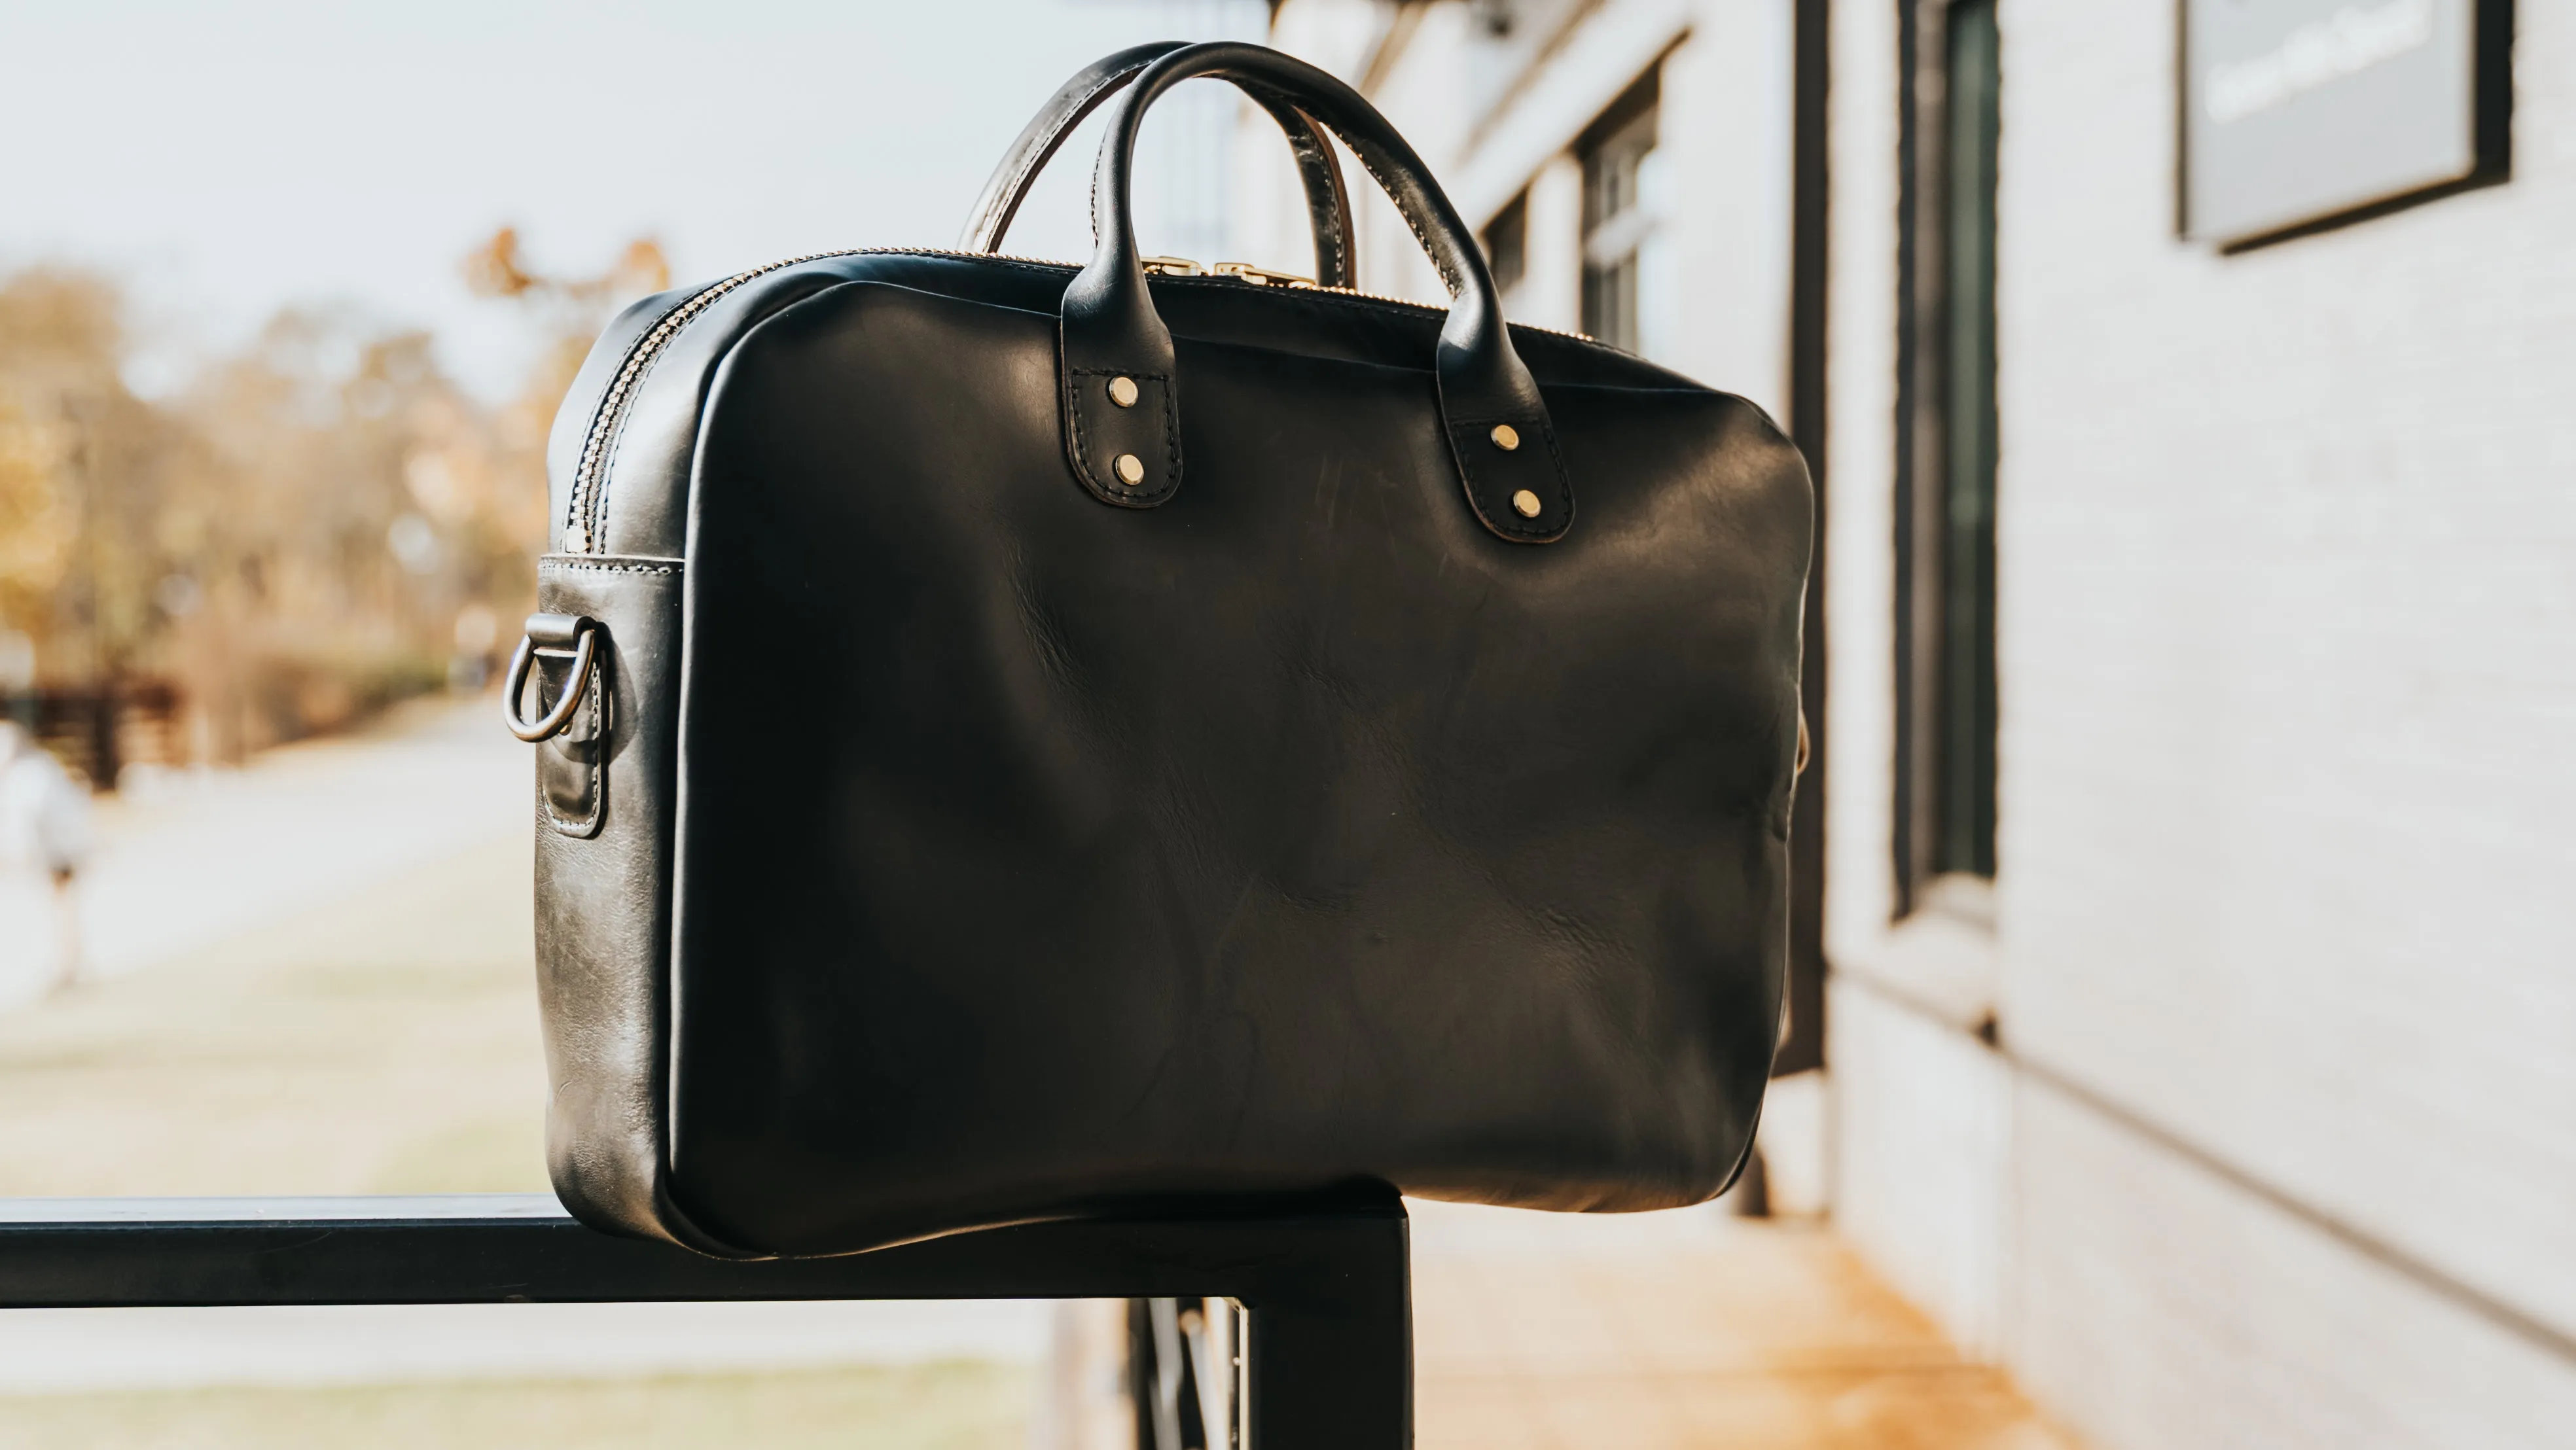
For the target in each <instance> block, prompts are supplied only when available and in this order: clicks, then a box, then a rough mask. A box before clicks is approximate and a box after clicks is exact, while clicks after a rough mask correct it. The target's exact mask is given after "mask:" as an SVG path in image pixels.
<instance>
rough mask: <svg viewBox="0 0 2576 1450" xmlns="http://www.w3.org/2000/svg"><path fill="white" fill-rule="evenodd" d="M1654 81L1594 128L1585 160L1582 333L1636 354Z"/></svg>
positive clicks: (1649, 216)
mask: <svg viewBox="0 0 2576 1450" xmlns="http://www.w3.org/2000/svg"><path fill="white" fill-rule="evenodd" d="M1657 92H1658V88H1657V85H1656V78H1655V76H1654V75H1653V74H1652V73H1649V74H1648V75H1647V76H1646V78H1645V79H1644V80H1642V81H1639V82H1638V83H1637V84H1636V85H1635V86H1633V87H1631V88H1630V89H1629V91H1628V93H1627V94H1626V95H1625V96H1622V97H1620V99H1619V100H1618V102H1617V103H1615V104H1614V105H1612V106H1611V108H1610V109H1609V111H1608V112H1607V113H1605V114H1604V115H1603V116H1602V118H1601V119H1600V120H1599V121H1597V122H1595V123H1594V124H1593V127H1592V130H1591V132H1590V133H1589V134H1588V135H1587V136H1586V137H1585V139H1584V141H1583V142H1582V144H1581V145H1580V146H1579V148H1578V150H1579V151H1580V153H1581V155H1582V158H1583V330H1584V331H1585V332H1587V333H1590V334H1591V335H1592V336H1594V337H1597V338H1599V339H1601V340H1602V341H1603V342H1606V343H1609V344H1610V345H1611V346H1613V347H1623V348H1627V349H1629V350H1630V351H1636V350H1637V349H1638V347H1639V346H1640V344H1641V343H1642V342H1643V333H1642V329H1641V327H1640V317H1639V306H1638V294H1639V291H1640V290H1641V289H1640V287H1639V282H1640V279H1641V276H1642V274H1643V271H1644V268H1643V265H1642V262H1641V259H1640V255H1639V254H1640V253H1641V252H1642V251H1643V249H1644V245H1645V242H1646V240H1647V237H1648V235H1649V233H1651V232H1652V230H1653V228H1654V222H1655V208H1654V206H1653V204H1652V202H1653V198H1652V197H1651V196H1650V195H1649V194H1648V193H1649V192H1650V190H1651V189H1652V177H1653V172H1652V166H1651V161H1652V158H1653V156H1654V151H1655V124H1656V111H1657V109H1658V108H1657V104H1656V102H1657Z"/></svg>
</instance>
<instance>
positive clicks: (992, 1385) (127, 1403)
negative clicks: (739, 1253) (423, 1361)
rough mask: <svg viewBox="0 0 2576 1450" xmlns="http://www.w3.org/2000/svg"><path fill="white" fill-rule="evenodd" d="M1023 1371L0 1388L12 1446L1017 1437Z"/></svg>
mask: <svg viewBox="0 0 2576 1450" xmlns="http://www.w3.org/2000/svg"><path fill="white" fill-rule="evenodd" d="M1032 1383H1033V1376H1032V1374H1031V1373H1030V1372H1029V1371H1027V1370H1023V1369H1016V1368H1011V1367H1007V1366H999V1365H988V1364H973V1363H957V1364H935V1365H923V1366H916V1367H901V1368H891V1367H889V1368H876V1367H871V1368H854V1369H835V1370H814V1371H806V1372H799V1373H789V1374H744V1375H688V1376H669V1377H663V1378H655V1379H633V1380H572V1381H459V1382H453V1383H445V1384H408V1385H367V1386H351V1387H340V1388H329V1389H267V1388H227V1389H202V1390H153V1391H143V1392H135V1391H120V1392H117V1393H112V1394H80V1395H41V1396H37V1395H22V1396H9V1397H0V1447H6V1450H342V1447H353V1450H354V1447H365V1450H610V1447H615V1450H699V1447H721V1450H807V1447H822V1446H833V1447H843V1446H865V1447H868V1450H1021V1447H1022V1446H1024V1445H1026V1444H1027V1441H1028V1415H1029V1402H1030V1394H1031V1390H1032Z"/></svg>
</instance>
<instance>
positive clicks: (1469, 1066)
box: [612, 264, 1812, 1253]
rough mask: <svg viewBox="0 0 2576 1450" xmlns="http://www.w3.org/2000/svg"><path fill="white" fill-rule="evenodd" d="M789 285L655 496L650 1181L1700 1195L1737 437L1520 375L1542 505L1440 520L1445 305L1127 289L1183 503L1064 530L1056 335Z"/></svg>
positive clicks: (941, 1218) (1787, 671)
mask: <svg viewBox="0 0 2576 1450" xmlns="http://www.w3.org/2000/svg"><path fill="white" fill-rule="evenodd" d="M969 265H974V266H979V267H981V266H985V265H988V264H969ZM849 270H863V269H858V268H852V269H849ZM994 275H996V276H998V275H1001V274H1000V273H998V272H996V273H995V274H994ZM953 280H954V278H953V276H952V281H953ZM1010 285H1011V284H1009V283H1007V282H1005V283H1001V284H999V286H998V288H997V290H1005V291H1007V290H1008V289H1009V286H1010ZM959 290H963V289H962V288H961V289H959ZM799 295H800V296H801V300H800V301H798V302H796V303H795V305H792V306H789V307H786V308H784V309H783V310H774V311H772V312H771V313H770V314H769V317H768V320H767V321H765V322H762V323H760V324H759V325H757V326H756V327H753V328H752V329H750V330H749V331H748V332H746V333H744V334H742V335H741V336H740V337H739V340H738V341H735V342H734V343H733V344H732V346H731V348H730V350H729V351H728V352H727V353H726V355H725V356H724V358H723V361H722V364H721V369H720V372H719V374H718V377H717V379H716V381H715V382H714V384H713V386H712V389H711V391H710V393H709V396H708V401H707V403H706V405H705V421H704V427H703V430H702V432H701V435H700V437H699V441H698V448H697V453H696V458H695V481H694V487H693V489H692V491H691V494H690V511H691V517H692V524H691V529H690V534H689V538H688V555H689V560H690V563H689V573H688V576H687V580H686V588H687V594H688V624H687V641H686V650H687V656H688V662H687V670H686V680H687V685H686V691H687V693H686V695H685V697H684V698H683V700H682V701H681V702H680V707H679V709H680V716H681V721H682V726H681V730H682V739H681V751H682V759H681V762H680V767H679V790H680V806H679V817H678V822H679V834H678V838H677V840H676V843H675V845H676V851H677V857H676V870H675V875H674V890H675V891H676V893H677V896H678V901H679V921H678V925H677V943H678V945H677V951H678V958H677V963H676V970H675V973H674V977H675V980H676V983H677V988H676V990H677V1002H676V1006H677V1011H678V1016H677V1024H676V1027H675V1035H674V1037H673V1047H672V1064H671V1070H672V1087H671V1097H670V1101H669V1106H668V1112H669V1114H670V1119H669V1131H670V1138H669V1141H668V1143H667V1153H668V1155H669V1156H668V1173H669V1192H670V1195H671V1198H672V1200H673V1201H674V1202H675V1203H676V1204H677V1205H679V1206H681V1207H682V1208H684V1209H685V1210H686V1212H687V1213H688V1214H689V1215H690V1216H691V1217H692V1218H694V1219H695V1220H696V1221H697V1222H699V1223H701V1224H703V1225H705V1227H706V1231H707V1232H708V1233H710V1234H712V1235H713V1236H715V1237H716V1238H719V1239H721V1240H724V1241H726V1242H729V1243H733V1244H738V1245H748V1246H753V1247H757V1248H760V1249H764V1250H769V1251H778V1252H795V1253H821V1252H835V1251H844V1250H851V1249H858V1248H864V1247H868V1246H871V1245H873V1244H878V1243H884V1242H889V1241H893V1240H896V1239H901V1238H905V1237H911V1236H916V1235H919V1234H922V1233H928V1232H936V1231H941V1230H945V1229H952V1228H958V1227H965V1226H971V1225H974V1224H978V1223H986V1222H994V1221H1000V1220H1006V1219H1012V1218H1020V1217H1026V1216H1030V1215H1032V1214H1039V1213H1045V1212H1060V1211H1065V1210H1067V1209H1069V1208H1072V1207H1075V1206H1079V1205H1085V1204H1096V1203H1100V1202H1103V1201H1112V1200H1125V1199H1137V1198H1161V1197H1168V1196H1173V1195H1189V1194H1207V1193H1240V1192H1249V1191H1265V1190H1293V1189H1309V1188H1315V1187H1320V1186H1322V1185H1325V1184H1329V1183H1332V1182H1336V1181H1340V1180H1344V1179H1348V1178H1351V1177H1355V1176H1368V1177H1378V1178H1383V1179H1387V1180H1390V1181H1393V1182H1395V1183H1397V1184H1399V1185H1401V1186H1403V1187H1405V1188H1407V1189H1409V1190H1412V1191H1415V1192H1424V1193H1431V1194H1436V1195H1444V1196H1454V1197H1464V1198H1474V1199H1480V1200H1485V1201H1492V1202H1506V1203H1519V1204H1526V1205H1533V1206H1542V1207H1554V1208H1648V1207H1657V1206H1663V1205H1669V1204H1678V1203H1687V1202H1692V1201H1696V1200H1698V1199H1701V1198H1705V1197H1707V1196H1709V1195H1711V1194H1713V1193H1715V1192H1717V1191H1718V1190H1719V1189H1720V1188H1721V1187H1722V1186H1723V1184H1724V1183H1725V1182H1726V1181H1727V1179H1728V1178H1729V1177H1730V1175H1731V1174H1732V1172H1733V1171H1734V1169H1735V1167H1736V1165H1737V1164H1738V1162H1739V1161H1740V1159H1741V1157H1742V1154H1743V1152H1744V1151H1745V1148H1746V1146H1747V1145H1748V1143H1749V1140H1750V1134H1751V1132H1752V1128H1753V1122H1754V1116H1755V1113H1756V1110H1757V1108H1758V1104H1759V1102H1760V1098H1761V1092H1762V1087H1763V1082H1764V1079H1765V1077H1766V1075H1767V1071H1768V1066H1769V1062H1770V1054H1771V1046H1772V1041H1773V1037H1774V1033H1775V1031H1776V1028H1777V1023H1778V1018H1779V994H1780V983H1781V972H1782V966H1783V960H1784V952H1785V923H1786V895H1785V886H1786V870H1787V857H1786V850H1785V844H1784V838H1785V835H1786V830H1787V820H1788V806H1789V791H1790V784H1791V763H1792V756H1793V753H1794V749H1795V736H1796V723H1795V721H1796V668H1797V658H1798V613H1799V599H1800V592H1801V589H1802V587H1803V581H1804V571H1805V565H1806V559H1807V550H1808V544H1809V537H1808V536H1809V527H1810V517H1811V508H1812V503H1811V498H1810V495H1809V491H1808V489H1807V486H1806V480H1805V474H1804V470H1803V468H1802V466H1801V465H1800V463H1799V461H1798V459H1797V457H1796V454H1795V453H1794V451H1793V450H1792V449H1791V448H1790V447H1789V445H1788V444H1787V443H1786V442H1785V441H1784V440H1783V439H1782V438H1781V437H1780V436H1779V434H1778V433H1777V431H1776V430H1775V429H1773V428H1772V427H1771V426H1770V424H1769V423H1768V421H1767V420H1765V419H1764V418H1762V417H1761V415H1760V414H1759V413H1758V412H1757V411H1756V410H1754V409H1753V408H1751V407H1750V406H1749V405H1746V404H1744V403H1743V402H1741V401H1740V400H1737V399H1733V398H1729V397H1726V396H1724V395H1720V394H1716V393H1711V392H1708V391H1705V390H1702V389H1697V388H1692V387H1688V386H1672V385H1669V381H1668V380H1669V375H1661V376H1660V377H1655V376H1654V375H1652V373H1651V370H1642V369H1636V368H1630V367H1628V366H1626V365H1625V364H1623V363H1621V362H1619V361H1618V360H1616V359H1615V358H1603V359H1589V360H1588V361H1590V362H1591V363H1592V364H1593V368H1594V371H1596V372H1597V373H1599V374H1602V375H1606V376H1612V377H1618V376H1625V377H1627V378H1630V379H1637V378H1640V377H1645V378H1649V379H1650V380H1651V381H1650V382H1649V385H1647V386H1634V385H1629V386H1618V385H1612V386H1601V385H1589V386H1587V385H1582V384H1576V383H1568V382H1551V380H1550V379H1549V377H1548V375H1547V372H1546V370H1545V369H1544V366H1543V360H1545V359H1547V358H1548V357H1549V355H1550V353H1551V351H1552V349H1548V348H1538V349H1533V353H1534V357H1535V358H1537V359H1539V360H1541V361H1540V362H1538V363H1534V366H1536V367H1538V369H1539V371H1540V380H1541V382H1542V384H1543V385H1545V387H1546V404H1547V406H1548V408H1549V410H1550V412H1551V414H1552V416H1553V418H1554V420H1555V425H1556V428H1557V430H1558V435H1559V437H1558V443H1559V446H1560V447H1561V449H1562V453H1563V457H1564V462H1565V466H1566V468H1567V469H1568V471H1569V472H1571V473H1572V474H1573V475H1574V476H1575V477H1577V478H1578V479H1580V480H1581V482H1582V486H1583V488H1584V491H1585V493H1584V510H1585V512H1584V517H1583V520H1582V522H1581V524H1580V526H1578V527H1577V528H1575V529H1574V530H1572V531H1571V532H1569V533H1568V535H1567V536H1566V537H1565V539H1564V540H1562V541H1561V542H1560V543H1558V544H1556V545H1553V546H1551V547H1548V548H1544V549H1527V548H1517V547H1514V546H1511V545H1509V544H1505V543H1502V542H1500V541H1498V540H1496V539H1494V538H1493V537H1491V536H1490V535H1489V534H1488V533H1487V532H1486V531H1485V530H1484V529H1483V528H1482V527H1481V526H1480V524H1479V523H1478V521H1477V520H1476V519H1475V517H1474V516H1473V514H1472V513H1471V512H1470V511H1469V510H1468V509H1466V508H1465V507H1464V506H1463V504H1462V501H1461V500H1460V498H1459V497H1458V491H1457V484H1456V480H1455V476H1454V473H1453V471H1452V465H1451V460H1450V457H1449V452H1450V441H1449V440H1448V439H1447V438H1445V437H1444V436H1443V433H1442V426H1441V422H1440V409H1439V399H1438V396H1437V388H1436V384H1435V382H1434V379H1433V375H1432V372H1431V369H1430V362H1431V353H1432V349H1431V341H1432V338H1433V337H1434V336H1435V335H1436V333H1437V330H1438V323H1439V319H1438V317H1437V315H1436V314H1433V315H1431V316H1428V317H1421V318H1414V319H1411V320H1410V322H1409V325H1389V326H1384V327H1383V328H1381V326H1380V324H1383V323H1385V322H1386V319H1385V318H1384V317H1382V316H1380V315H1378V314H1376V313H1370V312H1366V311H1365V310H1364V309H1362V310H1358V311H1356V312H1355V313H1354V314H1353V320H1354V321H1355V322H1356V323H1357V324H1358V325H1357V326H1355V327H1352V328H1349V329H1345V330H1344V331H1343V332H1342V333H1340V334H1339V335H1337V336H1333V337H1331V338H1329V339H1328V340H1327V339H1324V338H1323V337H1322V334H1324V333H1326V332H1329V331H1330V329H1329V328H1328V327H1325V326H1324V325H1322V324H1321V323H1310V324H1307V325H1308V326H1310V329H1311V332H1310V335H1307V336H1304V337H1303V338H1302V339H1301V340H1302V341H1303V342H1304V343H1305V344H1306V347H1304V348H1301V349H1299V350H1293V351H1292V350H1282V349H1277V348H1263V347H1252V346H1245V345H1242V344H1240V343H1227V342H1221V341H1215V340H1210V339H1207V338H1205V337H1203V336H1193V333H1194V332H1199V333H1204V332H1207V331H1212V330H1222V329H1211V328H1208V327H1205V326H1203V325H1200V324H1202V323H1203V322H1204V319H1188V320H1186V321H1185V320H1184V319H1185V318H1186V317H1187V309H1185V308H1183V307H1175V308H1173V309H1172V316H1173V319H1174V321H1173V330H1174V332H1175V333H1176V334H1177V335H1178V336H1179V338H1180V341H1178V343H1177V344H1176V349H1177V351H1176V357H1177V365H1178V367H1179V369H1180V372H1181V375H1182V377H1183V379H1184V382H1183V386H1184V387H1185V388H1186V390H1187V399H1188V407H1187V408H1186V410H1185V411H1184V413H1183V420H1184V428H1185V438H1184V443H1183V446H1184V448H1185V450H1186V451H1187V453H1188V455H1189V457H1190V459H1191V469H1192V475H1191V479H1192V481H1191V487H1189V488H1188V489H1186V490H1183V491H1182V493H1181V494H1180V495H1179V496H1178V497H1176V498H1174V499H1173V500H1172V501H1170V502H1169V503H1167V504H1166V505H1165V506H1163V507H1161V508H1158V509H1153V510H1147V511H1135V510H1126V509H1112V508H1104V507H1102V506H1101V505H1100V504H1099V503H1098V502H1097V501H1096V500H1094V499H1093V498H1091V497H1090V496H1089V495H1088V494H1087V493H1086V492H1085V491H1084V490H1083V489H1082V488H1080V487H1078V486H1076V484H1075V483H1074V481H1073V480H1072V479H1071V478H1070V477H1068V475H1067V471H1066V467H1065V464H1064V460H1063V454H1062V450H1061V448H1060V446H1059V444H1058V441H1057V440H1058V429H1059V426H1060V423H1059V418H1058V408H1057V399H1056V392H1057V385H1056V370H1055V358H1054V350H1055V349H1054V335H1053V333H1054V329H1053V326H1052V323H1053V319H1052V317H1051V316H1049V315H1048V314H1047V313H1046V312H1044V311H1038V310H1034V309H1028V310H1024V309H1021V308H1018V307H1011V306H1001V305H994V304H993V303H991V302H979V301H972V300H966V299H962V298H957V297H941V296H936V295H932V294H930V293H927V292H924V291H919V290H913V289H910V288H903V287H896V286H890V285H884V284H880V283H864V282H863V283H858V284H855V285H840V286H832V287H829V288H826V289H823V290H804V291H802V292H801V293H800V294H799ZM1283 300H1284V299H1283ZM1321 305H1325V306H1331V305H1335V304H1332V303H1329V302H1328V303H1324V304H1321ZM1265 315H1269V310H1268V309H1265ZM1278 316H1279V317H1280V318H1282V319H1286V318H1289V317H1290V316H1291V314H1290V313H1288V312H1287V311H1285V310H1280V311H1279V312H1278ZM1298 326H1299V324H1296V323H1293V322H1283V323H1282V324H1281V325H1280V326H1279V327H1277V328H1275V329H1274V331H1276V332H1279V333H1281V334H1283V335H1294V334H1296V333H1297V331H1298ZM1584 351H1586V352H1589V351H1592V350H1590V349H1585V350H1584ZM1370 353H1375V354H1376V356H1375V357H1374V358H1364V357H1363V356H1362V355H1365V354H1370ZM1333 354H1341V355H1333ZM1656 383H1663V384H1665V385H1660V386H1659V385H1655V384H1656ZM618 785H619V788H622V787H623V782H622V781H620V782H619V783H618ZM612 799H614V800H616V801H618V803H619V807H620V808H623V806H624V803H625V801H626V799H627V797H625V796H613V797H612ZM614 816H615V811H614V810H613V811H612V829H613V828H614V826H613V822H614Z"/></svg>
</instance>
